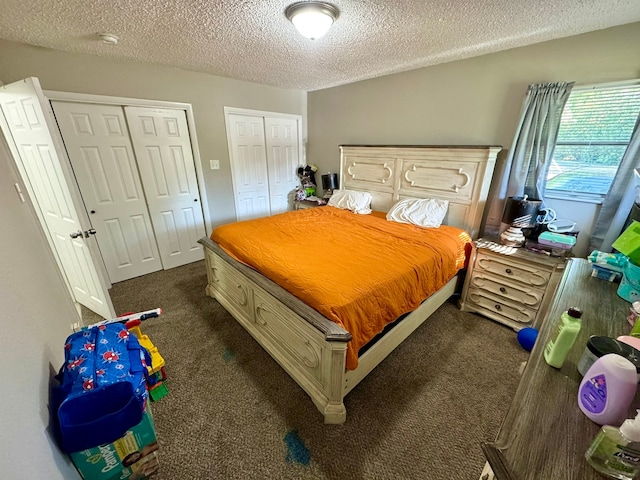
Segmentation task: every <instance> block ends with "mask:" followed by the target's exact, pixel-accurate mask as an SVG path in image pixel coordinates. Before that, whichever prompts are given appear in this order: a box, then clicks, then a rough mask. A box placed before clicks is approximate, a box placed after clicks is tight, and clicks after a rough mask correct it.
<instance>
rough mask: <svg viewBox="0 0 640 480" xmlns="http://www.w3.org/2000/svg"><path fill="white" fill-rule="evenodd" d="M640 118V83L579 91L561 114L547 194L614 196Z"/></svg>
mask: <svg viewBox="0 0 640 480" xmlns="http://www.w3.org/2000/svg"><path fill="white" fill-rule="evenodd" d="M639 113H640V82H634V83H626V84H624V85H620V84H617V85H615V86H611V85H609V86H606V85H600V86H598V85H596V86H592V87H582V88H581V87H575V88H574V89H573V91H572V92H571V94H570V95H569V99H568V100H567V103H566V105H565V107H564V110H563V112H562V119H561V121H560V131H559V133H558V140H557V142H556V148H555V150H554V153H553V159H552V161H551V165H550V166H549V171H548V173H547V193H548V194H550V195H553V194H556V195H560V196H567V194H571V195H572V196H573V195H576V194H577V195H585V196H591V195H594V196H595V195H597V196H604V195H606V194H607V192H608V191H609V187H610V186H611V182H612V181H613V177H614V176H615V174H616V171H617V169H618V165H620V160H621V159H622V156H623V155H624V152H625V150H626V149H627V145H628V144H629V140H630V139H631V134H632V133H633V127H634V126H635V124H636V120H637V119H638V114H639Z"/></svg>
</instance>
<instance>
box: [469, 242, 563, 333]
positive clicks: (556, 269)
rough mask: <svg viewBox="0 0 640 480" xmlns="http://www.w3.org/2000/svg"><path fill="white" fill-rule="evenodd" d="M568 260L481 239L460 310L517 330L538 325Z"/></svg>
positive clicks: (470, 266) (472, 260) (471, 265)
mask: <svg viewBox="0 0 640 480" xmlns="http://www.w3.org/2000/svg"><path fill="white" fill-rule="evenodd" d="M564 265H565V260H564V259H563V258H557V257H550V256H547V255H544V254H542V253H533V252H529V251H527V250H525V249H523V248H514V247H508V246H505V245H500V244H499V243H496V242H493V241H491V240H487V239H479V240H478V241H477V242H476V249H475V253H474V255H473V258H472V259H471V261H470V262H469V269H468V270H467V275H466V278H465V282H464V287H463V290H462V297H461V299H460V309H461V310H462V311H465V312H476V313H479V314H481V315H484V316H486V317H489V318H491V319H492V320H496V321H498V322H500V323H503V324H505V325H507V326H509V327H511V328H513V329H514V330H520V329H521V328H523V327H534V328H538V327H539V325H540V323H541V321H542V319H543V318H544V316H545V315H546V313H547V311H548V310H549V306H550V305H551V299H552V298H553V294H554V293H555V291H556V287H557V286H558V282H559V281H560V278H561V277H562V271H563V269H564Z"/></svg>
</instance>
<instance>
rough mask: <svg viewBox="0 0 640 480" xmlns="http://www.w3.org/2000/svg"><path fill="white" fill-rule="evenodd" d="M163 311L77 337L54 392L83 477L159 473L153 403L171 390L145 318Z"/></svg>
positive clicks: (66, 442)
mask: <svg viewBox="0 0 640 480" xmlns="http://www.w3.org/2000/svg"><path fill="white" fill-rule="evenodd" d="M161 313H162V310H161V309H159V308H157V309H154V310H147V311H145V312H139V313H128V314H125V315H122V316H120V317H117V318H114V319H111V320H104V321H102V322H99V323H96V324H94V325H91V326H89V327H85V328H83V329H82V330H80V331H77V332H75V333H73V334H71V335H70V336H69V337H68V338H67V340H66V342H65V345H64V351H65V361H64V364H63V365H62V367H61V369H60V373H59V374H58V375H57V376H56V380H58V382H59V385H57V386H56V387H54V389H53V391H52V402H51V403H52V417H53V423H54V426H55V431H56V437H57V440H58V443H59V445H60V448H61V449H62V450H63V451H64V452H66V453H68V454H69V456H70V458H71V460H72V461H73V464H74V465H75V466H76V468H77V470H78V472H79V473H80V475H81V476H82V478H84V479H92V480H93V479H96V480H116V479H131V480H140V479H146V478H149V477H150V476H152V475H153V474H154V473H156V472H157V471H158V469H159V463H158V457H157V450H158V442H157V436H156V431H155V426H154V422H153V416H152V414H151V406H150V402H149V399H151V400H159V399H160V398H162V397H164V396H165V395H166V394H167V393H168V391H167V389H166V385H165V381H166V372H165V362H164V358H162V356H161V355H160V353H159V352H158V349H157V347H156V346H155V345H154V344H153V343H152V342H151V340H150V339H149V337H148V335H144V334H143V333H142V331H141V328H140V326H141V324H142V322H144V321H145V320H148V319H150V318H155V317H158V316H159V315H160V314H161Z"/></svg>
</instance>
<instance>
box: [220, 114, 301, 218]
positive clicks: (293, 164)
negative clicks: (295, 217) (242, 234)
mask: <svg viewBox="0 0 640 480" xmlns="http://www.w3.org/2000/svg"><path fill="white" fill-rule="evenodd" d="M224 113H225V123H226V128H227V142H228V146H229V159H230V162H231V176H232V179H233V192H234V200H235V206H236V216H237V219H238V220H249V219H252V218H259V217H265V216H269V215H275V214H277V213H282V212H286V211H287V210H290V209H291V196H290V193H291V192H292V191H293V190H295V188H296V186H297V185H298V176H297V169H298V166H299V165H300V161H301V159H302V157H303V155H302V145H303V143H302V116H300V115H289V114H285V113H275V112H262V111H256V110H247V109H241V108H233V107H225V108H224Z"/></svg>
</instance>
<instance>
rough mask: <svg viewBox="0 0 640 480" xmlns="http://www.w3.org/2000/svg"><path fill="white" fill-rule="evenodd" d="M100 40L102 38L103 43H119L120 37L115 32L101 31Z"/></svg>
mask: <svg viewBox="0 0 640 480" xmlns="http://www.w3.org/2000/svg"><path fill="white" fill-rule="evenodd" d="M100 40H102V43H106V44H107V45H117V44H118V41H119V40H120V39H119V38H118V36H117V35H114V34H113V33H101V34H100Z"/></svg>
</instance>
